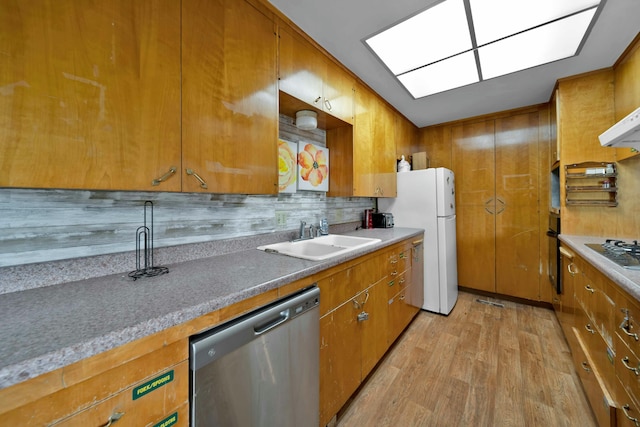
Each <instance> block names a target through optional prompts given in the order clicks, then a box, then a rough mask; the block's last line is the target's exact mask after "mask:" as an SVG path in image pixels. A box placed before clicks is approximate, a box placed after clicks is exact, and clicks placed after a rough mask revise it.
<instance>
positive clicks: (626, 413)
mask: <svg viewBox="0 0 640 427" xmlns="http://www.w3.org/2000/svg"><path fill="white" fill-rule="evenodd" d="M630 409H631V407H630V406H629V404H628V403H627V404H626V405H623V406H622V411H623V412H624V416H625V417H627V418H628V419H629V421H633V423H634V424H635V425H636V426H639V427H640V424H638V419H637V418H633V417H632V416H631V415H629V413H628V412H627V411H628V410H630Z"/></svg>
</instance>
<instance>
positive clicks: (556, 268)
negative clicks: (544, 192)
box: [547, 212, 562, 294]
mask: <svg viewBox="0 0 640 427" xmlns="http://www.w3.org/2000/svg"><path fill="white" fill-rule="evenodd" d="M559 234H560V215H558V214H556V213H554V212H550V213H549V230H547V236H549V281H550V282H551V285H553V287H554V288H555V289H556V292H557V293H558V294H561V293H562V280H561V277H562V276H561V274H560V273H561V269H562V262H561V260H560V240H559V239H558V235H559Z"/></svg>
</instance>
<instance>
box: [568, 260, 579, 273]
mask: <svg viewBox="0 0 640 427" xmlns="http://www.w3.org/2000/svg"><path fill="white" fill-rule="evenodd" d="M571 267H573V268H571ZM567 270H568V271H569V274H571V275H572V276H575V275H576V274H578V268H577V267H576V266H575V264H574V263H571V264H569V265H567Z"/></svg>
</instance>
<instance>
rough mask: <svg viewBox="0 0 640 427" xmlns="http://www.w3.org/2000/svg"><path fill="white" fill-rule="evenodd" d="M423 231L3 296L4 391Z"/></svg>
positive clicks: (0, 369)
mask: <svg viewBox="0 0 640 427" xmlns="http://www.w3.org/2000/svg"><path fill="white" fill-rule="evenodd" d="M423 232H424V230H422V229H415V228H388V229H372V230H358V231H354V232H349V233H344V234H349V235H355V236H362V237H374V238H379V239H381V240H382V242H380V243H377V244H375V245H372V246H368V247H366V248H363V249H360V250H356V251H353V252H351V253H349V254H346V255H343V256H338V257H335V258H333V259H329V260H326V261H308V260H303V259H298V258H292V257H288V256H285V255H279V254H270V253H265V252H263V251H259V250H257V249H249V250H243V251H240V252H234V253H230V254H225V255H219V256H213V257H209V258H202V259H198V260H194V261H187V262H181V263H177V264H168V265H164V266H166V267H169V271H170V272H169V274H166V275H163V276H157V277H153V278H142V279H139V280H137V281H132V280H131V279H130V278H129V277H128V276H127V273H122V274H115V275H110V276H104V277H98V278H94V279H88V280H82V281H76V282H70V283H64V284H59V285H54V286H48V287H43V288H37V289H29V290H25V291H20V292H12V293H8V294H3V295H0V324H1V325H2V328H0V342H2V346H0V388H5V387H9V386H11V385H13V384H17V383H19V382H22V381H25V380H27V379H30V378H34V377H36V376H38V375H41V374H44V373H47V372H50V371H53V370H55V369H58V368H61V367H64V366H67V365H70V364H72V363H74V362H77V361H79V360H81V359H85V358H87V357H90V356H93V355H95V354H98V353H101V352H103V351H107V350H110V349H113V348H115V347H118V346H121V345H123V344H126V343H128V342H131V341H134V340H136V339H139V338H142V337H145V336H148V335H151V334H154V333H156V332H159V331H161V330H163V329H166V328H169V327H171V326H175V325H178V324H181V323H184V322H187V321H189V320H192V319H195V318H197V317H199V316H202V315H204V314H206V313H209V312H212V311H214V310H217V309H219V308H222V307H225V306H228V305H231V304H233V303H236V302H238V301H242V300H244V299H246V298H250V297H252V296H254V295H258V294H261V293H263V292H266V291H269V290H272V289H275V288H278V287H280V286H282V285H285V284H287V283H290V282H293V281H295V280H298V279H302V278H304V277H308V276H310V275H312V274H314V273H317V272H319V271H322V270H325V269H328V268H330V267H333V266H335V265H338V264H341V263H343V262H345V261H348V260H350V259H354V258H357V257H359V256H362V255H365V254H367V253H370V252H373V251H375V250H378V249H381V248H384V247H386V246H390V245H392V244H394V243H398V242H400V241H402V240H405V239H408V238H411V237H414V236H418V235H421V234H422V233H423Z"/></svg>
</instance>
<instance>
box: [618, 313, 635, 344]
mask: <svg viewBox="0 0 640 427" xmlns="http://www.w3.org/2000/svg"><path fill="white" fill-rule="evenodd" d="M620 329H622V332H624V334H625V335H626V336H628V337H631V338H633V339H634V340H636V341H638V334H635V333H632V332H629V329H631V324H630V323H629V318H628V317H625V318H624V320H623V321H622V323H621V324H620Z"/></svg>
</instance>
